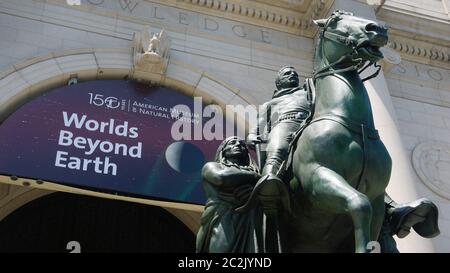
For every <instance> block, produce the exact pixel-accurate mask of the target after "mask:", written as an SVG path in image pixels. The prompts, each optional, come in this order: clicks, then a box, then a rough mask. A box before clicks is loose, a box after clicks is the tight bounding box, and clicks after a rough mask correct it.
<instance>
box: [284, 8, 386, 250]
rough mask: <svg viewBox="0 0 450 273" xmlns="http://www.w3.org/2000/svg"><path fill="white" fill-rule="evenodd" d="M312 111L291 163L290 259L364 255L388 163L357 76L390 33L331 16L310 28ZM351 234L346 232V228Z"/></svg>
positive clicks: (380, 212)
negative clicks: (314, 39) (316, 31)
mask: <svg viewBox="0 0 450 273" xmlns="http://www.w3.org/2000/svg"><path fill="white" fill-rule="evenodd" d="M314 22H315V24H317V25H318V26H319V28H320V31H321V33H320V40H319V44H318V46H317V48H316V53H315V59H314V71H315V73H314V84H315V90H316V91H315V109H314V115H313V117H312V120H311V122H310V123H309V124H308V126H306V128H305V129H304V130H303V132H302V134H301V136H300V137H299V138H298V140H297V143H296V150H295V151H294V154H293V157H292V162H293V163H292V170H293V175H294V180H293V182H292V181H291V184H290V187H291V191H293V192H294V195H293V196H294V204H295V205H294V206H293V208H292V212H293V215H294V216H292V215H291V216H289V218H286V219H285V220H286V221H285V224H286V225H287V237H288V238H289V240H288V241H287V247H288V251H289V252H351V251H355V252H367V245H368V243H369V242H370V241H376V240H377V238H378V235H379V232H380V229H381V226H382V223H383V218H384V208H385V205H384V194H385V188H386V187H387V185H388V182H389V178H390V175H391V165H392V164H391V163H392V162H391V158H390V156H389V153H388V151H387V150H386V148H385V146H384V144H383V142H382V141H381V140H380V138H379V135H378V132H377V130H375V127H374V121H373V114H372V109H371V105H370V101H369V97H368V94H367V90H366V88H365V87H364V84H363V79H361V77H360V76H359V73H358V70H360V69H361V68H362V66H363V65H364V64H365V63H367V62H369V64H375V63H376V62H377V61H379V60H380V59H382V58H383V55H382V53H381V52H380V50H379V49H380V47H382V46H384V45H386V43H387V41H388V36H387V29H386V28H385V27H383V26H380V25H379V24H378V23H376V22H374V21H370V20H367V19H363V18H359V17H356V16H353V14H351V13H347V12H343V11H336V12H334V13H333V14H332V15H331V17H329V18H327V19H321V20H316V21H314ZM350 227H351V228H350Z"/></svg>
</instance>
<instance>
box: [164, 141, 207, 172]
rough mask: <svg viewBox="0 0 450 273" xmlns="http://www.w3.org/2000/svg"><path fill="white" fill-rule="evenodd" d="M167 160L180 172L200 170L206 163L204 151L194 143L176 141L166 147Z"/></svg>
mask: <svg viewBox="0 0 450 273" xmlns="http://www.w3.org/2000/svg"><path fill="white" fill-rule="evenodd" d="M166 160H167V163H168V164H169V166H170V167H172V169H174V170H175V171H177V172H179V173H193V172H196V171H199V170H200V169H201V168H202V167H203V165H204V164H205V156H204V155H203V153H202V151H201V150H200V149H199V148H197V146H195V145H194V144H192V143H189V142H185V141H178V142H174V143H172V144H170V145H169V147H167V149H166Z"/></svg>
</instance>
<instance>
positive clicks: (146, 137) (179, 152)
mask: <svg viewBox="0 0 450 273" xmlns="http://www.w3.org/2000/svg"><path fill="white" fill-rule="evenodd" d="M179 104H183V105H187V106H188V107H189V108H190V109H191V111H192V113H193V112H194V98H192V97H189V96H187V95H184V94H182V93H179V92H176V91H174V90H171V89H168V88H164V87H149V86H147V85H144V84H139V83H135V82H128V81H124V80H100V81H90V82H84V83H78V84H76V85H71V86H64V87H60V88H57V89H54V90H52V91H50V92H47V93H45V94H43V95H41V96H39V97H38V98H35V99H34V100H32V101H30V102H28V103H26V104H25V105H23V106H22V107H20V108H19V109H17V110H16V111H15V112H14V113H13V114H12V115H10V116H9V117H8V118H7V119H6V120H5V121H4V122H3V124H1V126H0V173H1V174H4V175H15V176H19V177H27V178H33V179H42V180H45V181H51V182H55V183H58V182H59V183H63V184H66V185H71V186H74V187H77V186H80V187H84V188H90V189H94V190H97V191H102V192H103V191H104V192H109V193H111V192H113V193H117V194H124V195H139V196H143V197H148V198H158V199H164V200H171V201H178V202H187V203H195V204H204V202H205V200H206V198H205V195H204V192H203V187H202V181H201V168H202V166H203V164H204V163H205V162H207V161H212V160H213V158H214V154H215V151H216V149H217V147H218V146H219V144H220V142H221V141H220V140H212V141H206V140H181V141H175V140H173V138H172V135H171V128H172V125H173V124H174V122H176V119H175V118H174V115H173V113H172V110H171V109H172V108H173V107H174V106H176V105H179ZM63 112H66V115H67V117H70V116H71V115H74V114H76V116H77V118H78V119H81V117H83V115H85V116H86V118H85V120H84V121H85V126H82V127H80V128H76V126H75V122H73V123H72V124H71V126H70V127H68V126H67V124H66V123H65V121H64V116H63ZM183 116H184V115H183ZM111 119H113V120H114V124H115V126H117V125H124V124H125V123H127V124H126V127H128V128H127V129H128V130H130V128H132V127H135V128H137V129H136V132H137V137H135V138H132V137H130V135H128V136H123V135H118V134H115V133H112V134H111V132H112V131H109V130H110V129H109V128H110V127H109V124H110V123H111ZM92 120H94V121H92ZM207 120H208V119H207V118H203V117H201V116H200V117H192V119H191V121H190V123H191V125H192V126H193V124H194V122H203V123H204V122H205V121H207ZM89 121H90V122H89ZM95 121H96V122H97V123H96V122H95ZM66 122H67V120H66ZM88 122H89V123H88ZM101 122H103V123H108V125H107V126H104V128H103V129H104V130H103V132H100V129H99V128H100V127H101V126H100V127H99V128H97V127H98V124H101ZM88 125H89V126H88ZM224 127H225V126H224ZM94 129H97V130H94ZM61 130H65V131H69V132H71V133H72V134H73V137H72V141H73V143H72V145H66V146H63V145H60V144H59V140H60V138H61ZM113 131H114V130H113ZM77 137H79V138H80V139H78V140H77V145H75V143H74V142H75V138H77ZM81 139H84V140H81ZM86 139H88V142H89V141H91V143H94V142H95V141H97V140H98V142H99V143H101V142H104V141H106V142H109V143H111V144H115V143H119V144H121V145H122V146H121V147H122V148H123V147H127V148H129V147H133V146H136V145H138V143H139V142H141V143H142V147H141V155H140V158H138V157H131V156H129V155H127V156H124V155H123V154H122V153H121V152H118V154H115V153H114V151H115V150H113V151H112V152H109V153H106V152H104V151H102V150H100V148H99V147H100V146H101V145H103V144H105V143H103V144H100V145H98V146H97V148H96V149H95V151H94V152H93V153H92V154H89V155H87V154H86V152H87V151H88V150H89V148H86V149H82V148H80V147H84V146H85V147H88V144H89V143H87V142H86ZM102 147H103V148H104V149H108V148H110V145H109V144H108V143H106V144H105V145H103V146H102ZM114 149H115V148H114ZM123 149H125V148H123ZM123 149H122V150H119V151H123ZM58 151H60V152H63V153H64V154H63V155H64V159H63V160H61V161H59V162H60V163H61V164H63V165H65V166H66V167H60V166H57V165H58V164H57V161H58V158H57V153H58ZM135 151H136V150H135ZM72 157H73V158H77V159H79V160H80V162H81V163H80V165H79V166H78V169H77V168H73V169H71V168H68V167H67V166H68V164H69V162H70V161H71V159H70V158H72ZM97 157H98V158H99V161H102V162H105V157H108V160H109V162H110V163H113V164H115V165H116V174H115V175H113V173H112V171H111V170H112V169H113V168H112V167H111V168H109V169H108V172H107V173H105V172H96V169H95V168H94V165H93V163H92V162H91V163H89V164H87V165H86V166H84V165H83V164H85V163H84V160H85V159H86V160H92V161H94V160H95V159H96V158H97ZM105 165H106V164H105V163H104V164H103V165H101V166H97V167H98V168H97V171H98V170H100V171H104V169H103V167H104V166H105ZM71 166H72V167H73V166H74V164H72V165H71ZM83 167H86V168H85V169H83Z"/></svg>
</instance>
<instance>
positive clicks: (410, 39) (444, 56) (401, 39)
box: [389, 29, 450, 69]
mask: <svg viewBox="0 0 450 273" xmlns="http://www.w3.org/2000/svg"><path fill="white" fill-rule="evenodd" d="M399 33H400V34H399ZM402 34H403V35H402ZM404 34H405V33H401V32H400V31H396V30H394V29H393V30H391V35H390V43H389V47H390V48H392V49H394V50H395V51H397V52H399V53H400V54H401V56H402V57H403V58H406V59H409V60H412V61H416V62H419V63H424V64H430V65H435V66H439V67H443V68H447V69H450V47H448V46H442V45H440V44H437V43H433V42H430V41H429V40H426V39H420V37H414V36H412V35H410V36H407V35H404ZM422 38H424V37H422Z"/></svg>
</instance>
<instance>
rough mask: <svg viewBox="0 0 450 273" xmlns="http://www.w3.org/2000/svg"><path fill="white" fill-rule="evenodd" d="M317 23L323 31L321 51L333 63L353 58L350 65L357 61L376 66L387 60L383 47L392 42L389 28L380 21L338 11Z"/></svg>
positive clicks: (316, 21)
mask: <svg viewBox="0 0 450 273" xmlns="http://www.w3.org/2000/svg"><path fill="white" fill-rule="evenodd" d="M314 23H315V24H316V25H318V26H319V27H320V28H321V41H320V42H321V44H320V45H319V46H320V48H318V49H317V50H320V51H321V52H320V56H321V57H322V58H326V60H327V61H328V63H329V64H331V63H334V62H336V61H338V60H339V59H340V58H342V56H349V57H350V58H348V59H346V61H345V62H346V63H348V62H355V60H358V61H359V60H362V61H369V62H372V63H375V62H377V61H379V60H380V59H382V58H383V54H382V53H381V51H380V47H383V46H385V45H386V44H387V42H388V35H387V28H386V27H384V26H381V25H380V24H378V23H377V22H374V21H371V20H367V19H364V18H360V17H356V16H353V14H352V13H349V12H345V11H335V12H334V13H333V14H332V15H331V16H330V17H329V18H327V19H320V20H315V21H314ZM342 64H343V63H342Z"/></svg>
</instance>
